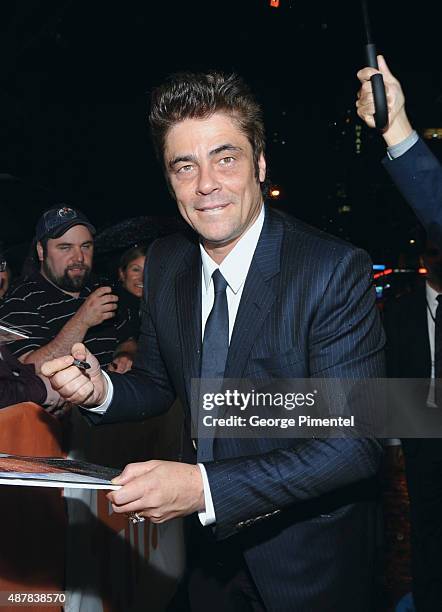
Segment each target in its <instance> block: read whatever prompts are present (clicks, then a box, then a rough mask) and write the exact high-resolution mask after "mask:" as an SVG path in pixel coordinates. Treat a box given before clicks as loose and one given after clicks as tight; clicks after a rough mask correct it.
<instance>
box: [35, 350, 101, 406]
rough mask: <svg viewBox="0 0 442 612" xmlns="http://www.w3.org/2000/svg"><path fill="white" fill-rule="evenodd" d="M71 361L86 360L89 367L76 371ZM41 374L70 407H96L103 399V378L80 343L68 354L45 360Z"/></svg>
mask: <svg viewBox="0 0 442 612" xmlns="http://www.w3.org/2000/svg"><path fill="white" fill-rule="evenodd" d="M74 359H80V360H81V361H86V362H87V363H88V364H89V365H90V366H91V367H90V368H89V369H87V370H84V369H83V368H79V367H77V366H75V365H73V363H74ZM41 373H42V374H43V375H44V376H47V377H48V378H49V381H50V383H51V386H52V388H53V389H54V390H55V391H57V392H58V393H59V394H60V396H61V397H62V398H64V399H65V400H66V401H68V402H71V403H72V404H81V405H83V406H99V405H100V404H102V403H103V402H104V400H105V399H106V395H107V382H106V379H105V377H104V375H103V372H102V371H101V368H100V364H99V363H98V360H97V358H96V357H94V356H93V355H92V353H90V352H89V351H88V350H87V348H86V347H85V346H84V344H81V343H77V344H74V346H73V347H72V351H71V355H65V356H64V357H58V358H57V359H52V360H51V361H46V362H45V363H44V364H43V365H42V367H41Z"/></svg>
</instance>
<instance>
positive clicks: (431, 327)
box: [425, 282, 439, 408]
mask: <svg viewBox="0 0 442 612" xmlns="http://www.w3.org/2000/svg"><path fill="white" fill-rule="evenodd" d="M425 293H426V298H427V325H428V339H429V341H430V354H431V384H430V389H429V391H428V398H427V406H430V407H431V408H437V406H436V403H435V398H434V334H435V331H436V326H435V320H436V308H437V306H438V304H439V302H438V301H437V296H438V295H439V293H438V292H437V291H435V290H434V289H433V287H430V285H429V284H428V282H426V283H425Z"/></svg>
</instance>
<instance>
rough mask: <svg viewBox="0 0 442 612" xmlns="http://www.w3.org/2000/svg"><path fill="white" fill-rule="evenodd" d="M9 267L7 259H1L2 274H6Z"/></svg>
mask: <svg viewBox="0 0 442 612" xmlns="http://www.w3.org/2000/svg"><path fill="white" fill-rule="evenodd" d="M7 267H8V262H7V261H6V259H0V272H6V268H7Z"/></svg>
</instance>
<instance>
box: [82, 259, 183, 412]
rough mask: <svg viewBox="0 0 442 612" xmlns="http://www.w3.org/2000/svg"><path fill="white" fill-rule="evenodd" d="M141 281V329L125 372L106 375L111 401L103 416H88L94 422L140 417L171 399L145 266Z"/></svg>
mask: <svg viewBox="0 0 442 612" xmlns="http://www.w3.org/2000/svg"><path fill="white" fill-rule="evenodd" d="M150 252H152V251H150ZM152 259H153V256H152ZM147 261H149V257H148V258H147ZM144 283H145V285H144V286H145V287H148V290H147V291H146V295H145V296H144V299H143V301H142V304H141V330H140V336H139V340H138V348H137V354H136V356H135V360H134V364H133V367H132V369H131V370H130V371H129V372H127V373H126V374H116V373H110V374H109V376H110V378H111V380H112V384H113V387H114V392H113V398H112V403H111V404H110V406H109V408H108V409H107V411H106V413H105V414H104V415H103V416H94V415H90V416H89V418H90V419H91V420H92V421H94V422H95V423H99V424H104V423H117V422H122V421H140V420H144V419H146V418H148V417H151V416H157V415H159V414H162V413H164V412H166V411H167V410H168V409H169V408H170V406H171V405H172V403H173V401H174V399H175V390H174V388H173V386H172V383H171V381H170V379H169V376H168V373H167V370H166V367H165V365H164V361H163V358H162V356H161V351H160V347H159V345H158V339H157V334H156V331H155V323H154V318H155V317H154V314H155V313H154V312H153V311H154V304H155V300H154V296H153V295H152V293H151V292H154V291H155V287H154V285H153V284H152V283H149V284H148V265H146V270H145V275H144ZM149 294H150V295H151V299H149V297H148V295H149Z"/></svg>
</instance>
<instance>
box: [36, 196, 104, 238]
mask: <svg viewBox="0 0 442 612" xmlns="http://www.w3.org/2000/svg"><path fill="white" fill-rule="evenodd" d="M74 225H85V226H86V227H87V228H88V229H89V230H90V232H91V234H95V233H96V229H95V227H94V226H93V225H92V223H91V222H90V221H89V219H88V218H87V217H86V216H85V215H84V214H83V213H82V212H81V211H80V210H76V209H75V208H70V207H69V206H63V205H61V206H60V207H59V208H51V209H49V210H47V211H46V212H45V213H43V214H42V216H41V217H40V219H39V220H38V222H37V226H36V228H35V239H36V240H37V241H39V240H41V239H42V238H60V236H63V234H64V233H65V232H67V231H68V229H70V228H71V227H74Z"/></svg>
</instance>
